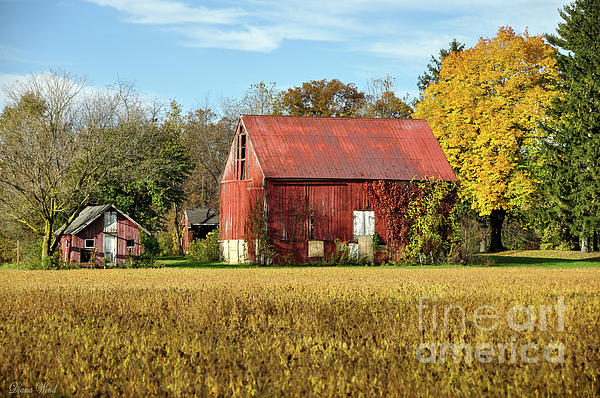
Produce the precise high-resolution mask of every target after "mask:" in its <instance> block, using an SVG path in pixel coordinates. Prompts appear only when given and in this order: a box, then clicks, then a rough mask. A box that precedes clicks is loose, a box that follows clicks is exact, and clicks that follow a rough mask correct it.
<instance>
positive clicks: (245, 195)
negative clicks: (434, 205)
mask: <svg viewBox="0 0 600 398" xmlns="http://www.w3.org/2000/svg"><path fill="white" fill-rule="evenodd" d="M426 178H429V179H431V178H434V179H441V180H447V181H456V176H455V174H454V172H453V170H452V168H451V167H450V164H449V163H448V161H447V160H446V157H445V156H444V153H443V152H442V149H441V147H440V145H439V143H438V142H437V140H436V138H435V136H434V135H433V133H432V131H431V129H430V128H429V125H428V124H427V121H425V120H414V119H351V118H318V117H292V116H249V115H243V116H242V117H241V118H240V121H239V122H238V125H237V128H236V132H235V138H234V140H233V144H232V146H231V151H230V154H229V158H228V159H227V163H226V166H225V170H224V172H223V176H222V179H221V209H220V225H221V229H220V240H221V242H222V249H223V256H224V258H225V259H226V260H228V261H229V262H232V263H234V262H242V261H245V260H246V259H247V255H248V253H247V249H246V248H245V245H244V235H245V226H246V222H247V220H248V216H249V212H250V209H251V207H252V206H253V205H254V204H255V203H260V204H261V205H262V206H263V207H264V212H265V215H266V217H265V219H266V227H267V232H268V236H269V238H270V240H271V241H272V243H273V245H274V249H275V255H276V257H275V260H276V261H277V260H278V259H281V258H283V257H286V256H290V255H291V256H293V257H294V258H295V259H296V260H300V261H306V260H308V259H311V257H313V256H314V257H321V256H328V255H329V254H331V253H333V252H334V251H335V241H336V240H341V241H346V242H353V241H354V242H355V241H356V240H357V238H358V236H361V235H372V234H373V233H374V232H377V233H378V234H379V235H380V236H385V224H384V220H383V219H379V218H378V217H376V216H375V212H374V209H373V207H372V206H371V205H370V204H369V201H368V199H367V195H366V192H365V184H364V183H365V182H367V181H370V180H396V181H398V180H401V181H410V180H421V179H426ZM309 241H314V243H312V242H311V244H310V245H309ZM309 247H310V251H311V253H310V256H309ZM315 248H316V249H315ZM319 248H320V249H319ZM315 259H316V258H315Z"/></svg>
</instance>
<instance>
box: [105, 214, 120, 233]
mask: <svg viewBox="0 0 600 398" xmlns="http://www.w3.org/2000/svg"><path fill="white" fill-rule="evenodd" d="M104 232H109V233H111V232H117V212H116V211H107V212H106V213H104Z"/></svg>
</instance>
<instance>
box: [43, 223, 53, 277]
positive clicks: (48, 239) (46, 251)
mask: <svg viewBox="0 0 600 398" xmlns="http://www.w3.org/2000/svg"><path fill="white" fill-rule="evenodd" d="M51 244H52V223H51V222H50V220H44V236H43V238H42V259H41V260H42V261H41V266H42V267H43V268H48V266H49V265H50V254H51V253H50V246H51Z"/></svg>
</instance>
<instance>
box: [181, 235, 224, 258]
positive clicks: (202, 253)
mask: <svg viewBox="0 0 600 398" xmlns="http://www.w3.org/2000/svg"><path fill="white" fill-rule="evenodd" d="M188 257H189V258H190V259H192V260H193V261H200V262H203V263H207V262H211V261H219V258H220V257H221V250H220V248H219V229H218V228H217V229H216V230H214V231H211V232H209V233H208V235H206V238H204V239H196V240H195V241H193V242H192V243H190V248H189V254H188Z"/></svg>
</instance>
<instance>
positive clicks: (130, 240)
mask: <svg viewBox="0 0 600 398" xmlns="http://www.w3.org/2000/svg"><path fill="white" fill-rule="evenodd" d="M127 247H128V248H130V247H135V240H134V239H127Z"/></svg>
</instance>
